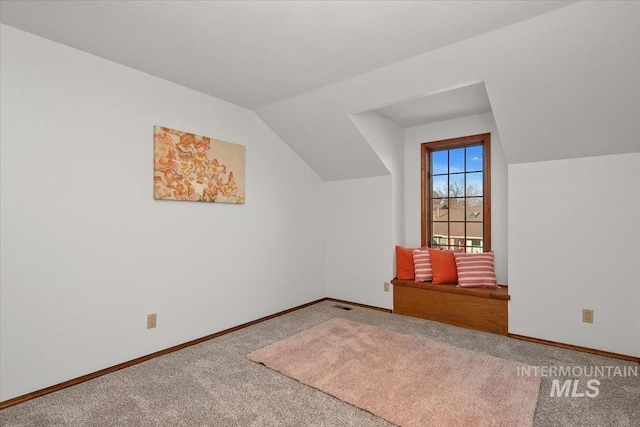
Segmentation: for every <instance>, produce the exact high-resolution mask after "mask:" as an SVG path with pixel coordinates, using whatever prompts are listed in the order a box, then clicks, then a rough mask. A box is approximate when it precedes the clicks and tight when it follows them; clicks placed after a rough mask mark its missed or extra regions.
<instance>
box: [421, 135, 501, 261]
mask: <svg viewBox="0 0 640 427" xmlns="http://www.w3.org/2000/svg"><path fill="white" fill-rule="evenodd" d="M421 156H422V193H421V194H422V246H429V247H431V248H442V249H459V248H464V250H465V251H466V252H485V251H490V250H491V188H490V182H491V160H490V159H491V134H488V133H486V134H482V135H473V136H466V137H463V138H454V139H447V140H444V141H434V142H424V143H423V144H422V150H421Z"/></svg>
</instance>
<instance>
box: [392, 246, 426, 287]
mask: <svg viewBox="0 0 640 427" xmlns="http://www.w3.org/2000/svg"><path fill="white" fill-rule="evenodd" d="M420 249H425V250H426V249H427V248H420ZM414 250H415V248H403V247H402V246H396V278H397V279H399V280H413V279H414V278H415V267H414V265H413V251H414Z"/></svg>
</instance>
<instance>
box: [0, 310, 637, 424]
mask: <svg viewBox="0 0 640 427" xmlns="http://www.w3.org/2000/svg"><path fill="white" fill-rule="evenodd" d="M333 305H335V303H332V302H330V301H324V302H322V303H319V304H315V305H313V306H310V307H307V308H304V309H301V310H298V311H295V312H292V313H289V314H287V315H284V316H281V317H278V318H275V319H271V320H269V321H266V322H263V323H260V324H257V325H254V326H251V327H249V328H246V329H242V330H240V331H236V332H234V333H231V334H228V335H225V336H222V337H220V338H217V339H214V340H210V341H207V342H204V343H201V344H199V345H196V346H192V347H189V348H186V349H184V350H181V351H179V352H175V353H171V354H168V355H165V356H162V357H159V358H156V359H152V360H150V361H147V362H145V363H142V364H139V365H136V366H133V367H130V368H127V369H123V370H121V371H118V372H114V373H112V374H109V375H106V376H103V377H100V378H97V379H95V380H92V381H88V382H86V383H83V384H80V385H77V386H74V387H70V388H67V389H65V390H62V391H59V392H56V393H52V394H49V395H47V396H43V397H41V398H38V399H34V400H31V401H28V402H25V403H23V404H20V405H16V406H13V407H10V408H7V409H5V410H2V411H0V425H1V426H6V427H14V426H390V425H392V424H390V423H389V422H387V421H384V420H382V419H381V418H378V417H376V416H374V415H372V414H370V413H368V412H366V411H364V410H361V409H358V408H356V407H354V406H352V405H349V404H347V403H345V402H342V401H340V400H338V399H336V398H334V397H332V396H330V395H328V394H325V393H323V392H321V391H319V390H316V389H314V388H312V387H309V386H306V385H304V384H302V383H300V382H298V381H296V380H293V379H291V378H288V377H286V376H284V375H282V374H280V373H278V372H275V371H273V370H270V369H266V368H265V367H264V366H262V365H259V364H256V363H254V362H252V361H250V360H248V359H246V355H247V354H249V353H251V352H252V351H255V350H257V349H260V348H262V347H265V346H267V345H269V344H272V343H275V342H277V341H280V340H282V339H284V338H287V337H290V336H292V335H294V334H296V333H299V332H302V331H304V330H306V329H309V328H311V327H313V326H316V325H319V324H321V323H324V322H326V321H328V320H330V319H332V318H335V317H341V318H345V319H348V320H353V321H356V322H360V323H365V324H369V325H374V326H378V327H381V328H385V329H387V330H390V331H394V332H398V333H402V334H406V335H410V336H414V337H422V338H428V339H431V340H434V341H437V342H440V343H444V344H449V345H452V346H455V347H459V348H463V349H468V350H473V351H475V352H479V353H483V354H487V355H491V356H496V357H502V358H506V359H510V360H513V361H515V362H517V363H523V364H528V365H533V366H551V365H558V366H567V365H574V366H603V365H606V366H609V365H615V366H625V365H627V366H628V365H630V364H631V362H624V361H620V360H616V359H610V358H606V357H602V356H596V355H592V354H587V353H580V352H575V351H571V350H565V349H560V348H556V347H550V346H545V345H541V344H535V343H530V342H525V341H519V340H515V339H511V338H508V337H503V336H498V335H493V334H487V333H482V332H475V331H471V330H467V329H462V328H457V327H453V326H448V325H443V324H440V323H436V322H430V321H426V320H421V319H416V318H410V317H404V316H399V315H394V314H389V313H383V312H379V311H375V310H369V309H365V308H359V307H356V308H354V309H353V310H351V311H345V310H341V309H337V308H334V307H333ZM212 332H214V331H212ZM552 380H553V378H549V377H546V378H542V382H541V385H540V392H539V397H538V403H537V406H536V410H535V414H534V425H535V426H593V427H602V426H628V427H633V426H639V425H640V424H639V420H640V379H639V378H638V377H626V378H625V377H613V378H603V379H601V380H600V383H601V384H600V387H599V390H600V393H599V395H598V396H597V397H596V398H587V397H583V398H570V397H569V398H565V397H550V395H549V394H550V391H551V384H552Z"/></svg>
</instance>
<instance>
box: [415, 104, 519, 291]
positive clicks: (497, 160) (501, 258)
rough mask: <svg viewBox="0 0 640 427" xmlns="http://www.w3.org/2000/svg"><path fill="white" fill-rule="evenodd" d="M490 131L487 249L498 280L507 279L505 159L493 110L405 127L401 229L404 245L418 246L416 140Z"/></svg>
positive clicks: (418, 209)
mask: <svg viewBox="0 0 640 427" xmlns="http://www.w3.org/2000/svg"><path fill="white" fill-rule="evenodd" d="M481 133H491V249H492V250H493V251H494V252H495V263H496V276H497V279H498V283H504V284H509V283H508V277H507V265H508V247H507V221H508V216H507V162H506V160H505V157H504V151H503V150H502V141H501V139H500V135H498V130H497V128H496V122H495V120H494V118H493V114H491V113H487V114H480V115H476V116H468V117H463V118H460V119H454V120H446V121H443V122H437V123H431V124H428V125H423V126H416V127H413V128H409V129H405V148H404V155H405V189H406V192H405V218H406V222H405V232H406V239H405V241H406V244H407V246H408V247H418V246H420V236H421V231H420V227H421V222H420V214H421V208H420V191H421V189H420V144H421V143H423V142H427V141H438V140H441V139H450V138H457V137H461V136H468V135H477V134H481Z"/></svg>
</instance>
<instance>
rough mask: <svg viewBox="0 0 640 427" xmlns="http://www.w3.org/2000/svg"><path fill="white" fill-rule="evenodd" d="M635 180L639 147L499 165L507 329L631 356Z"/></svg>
mask: <svg viewBox="0 0 640 427" xmlns="http://www.w3.org/2000/svg"><path fill="white" fill-rule="evenodd" d="M639 183H640V153H632V154H624V155H612V156H601V157H589V158H583V159H572V160H557V161H548V162H539V163H526V164H515V165H509V248H510V254H509V285H510V286H509V291H510V294H511V297H512V299H511V302H510V307H509V313H510V314H509V331H510V332H511V333H514V334H520V335H527V336H531V337H537V338H543V339H547V340H551V341H557V342H563V343H569V344H574V345H579V346H584V347H590V348H597V349H601V350H607V351H611V352H615V353H622V354H627V355H633V356H640V332H639V331H640V310H639V309H638V302H639V301H640V286H638V283H639V281H638V280H639V278H640V221H639V220H640V186H639ZM583 308H589V309H592V310H594V323H593V324H588V323H582V321H581V318H582V317H581V316H582V309H583Z"/></svg>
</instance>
